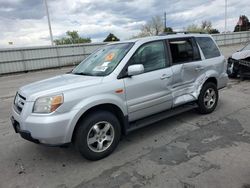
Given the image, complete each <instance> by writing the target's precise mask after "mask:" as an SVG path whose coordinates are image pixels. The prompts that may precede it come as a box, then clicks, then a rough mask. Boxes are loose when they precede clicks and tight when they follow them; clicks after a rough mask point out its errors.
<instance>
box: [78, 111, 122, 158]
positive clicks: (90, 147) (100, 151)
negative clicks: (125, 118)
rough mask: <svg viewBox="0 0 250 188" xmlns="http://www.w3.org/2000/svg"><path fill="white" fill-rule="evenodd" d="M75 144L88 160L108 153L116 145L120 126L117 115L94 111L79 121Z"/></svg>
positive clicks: (119, 135)
mask: <svg viewBox="0 0 250 188" xmlns="http://www.w3.org/2000/svg"><path fill="white" fill-rule="evenodd" d="M78 126H79V127H78V130H77V132H76V140H75V145H76V148H77V149H78V150H79V152H80V153H81V155H82V156H83V157H85V158H86V159H88V160H92V161H95V160H99V159H102V158H104V157H106V156H108V155H110V154H111V153H112V152H113V151H114V149H115V148H116V146H117V145H118V143H119V141H120V137H121V127H120V123H119V121H118V119H117V117H116V116H115V115H114V114H112V113H110V112H108V111H96V112H94V113H91V114H89V115H88V116H87V117H85V118H83V119H82V120H80V121H79V125H78Z"/></svg>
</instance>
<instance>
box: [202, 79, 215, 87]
mask: <svg viewBox="0 0 250 188" xmlns="http://www.w3.org/2000/svg"><path fill="white" fill-rule="evenodd" d="M208 82H212V83H214V84H215V85H216V87H217V86H218V81H217V79H216V78H215V77H209V78H207V79H206V81H205V82H204V84H206V83H208ZM204 84H203V85H204Z"/></svg>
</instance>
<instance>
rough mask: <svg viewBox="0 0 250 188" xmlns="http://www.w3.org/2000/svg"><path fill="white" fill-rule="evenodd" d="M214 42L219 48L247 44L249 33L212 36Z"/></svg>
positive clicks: (249, 37) (249, 38)
mask: <svg viewBox="0 0 250 188" xmlns="http://www.w3.org/2000/svg"><path fill="white" fill-rule="evenodd" d="M212 36H213V38H214V40H215V41H216V42H217V44H218V45H219V46H227V45H233V44H241V43H247V42H249V40H250V31H244V32H235V33H226V34H213V35H212Z"/></svg>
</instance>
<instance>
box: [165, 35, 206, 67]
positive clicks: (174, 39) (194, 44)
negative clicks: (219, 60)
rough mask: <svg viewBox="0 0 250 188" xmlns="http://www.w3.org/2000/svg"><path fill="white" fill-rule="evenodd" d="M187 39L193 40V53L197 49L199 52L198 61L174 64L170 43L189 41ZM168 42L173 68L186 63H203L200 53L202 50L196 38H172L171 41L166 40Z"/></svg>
mask: <svg viewBox="0 0 250 188" xmlns="http://www.w3.org/2000/svg"><path fill="white" fill-rule="evenodd" d="M187 39H190V40H191V43H192V47H193V52H194V53H195V49H196V51H197V59H193V60H191V61H186V62H180V63H173V62H174V61H173V57H172V52H171V48H170V42H171V41H181V40H187ZM166 42H167V46H168V48H169V53H170V55H169V57H171V61H170V62H171V66H174V65H181V64H186V63H192V62H197V61H201V60H202V59H201V53H200V50H199V46H198V44H197V42H196V40H195V37H181V38H171V39H167V40H166Z"/></svg>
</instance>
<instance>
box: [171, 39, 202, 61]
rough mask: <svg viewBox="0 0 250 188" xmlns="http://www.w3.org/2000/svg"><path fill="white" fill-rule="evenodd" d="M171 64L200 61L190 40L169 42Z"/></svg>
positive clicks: (196, 50)
mask: <svg viewBox="0 0 250 188" xmlns="http://www.w3.org/2000/svg"><path fill="white" fill-rule="evenodd" d="M169 46H170V51H171V54H172V59H173V64H178V63H186V62H191V61H195V60H199V59H200V54H199V51H198V48H197V46H196V45H194V42H193V40H192V39H191V38H186V39H185V38H184V39H174V40H170V41H169Z"/></svg>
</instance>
